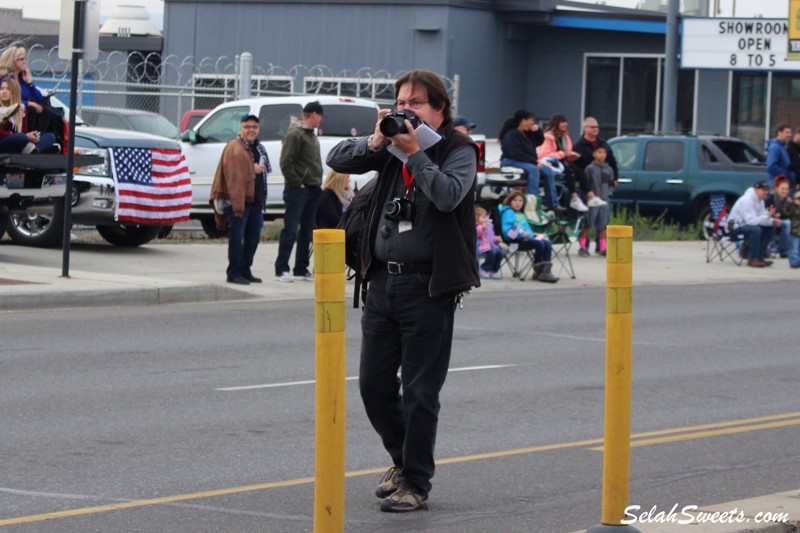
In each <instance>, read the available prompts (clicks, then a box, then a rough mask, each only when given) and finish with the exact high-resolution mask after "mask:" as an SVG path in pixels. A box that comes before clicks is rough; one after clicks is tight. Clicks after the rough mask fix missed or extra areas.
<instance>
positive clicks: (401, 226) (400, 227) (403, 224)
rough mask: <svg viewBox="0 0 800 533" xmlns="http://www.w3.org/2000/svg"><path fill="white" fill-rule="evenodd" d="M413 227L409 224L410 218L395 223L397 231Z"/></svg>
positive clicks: (403, 231)
mask: <svg viewBox="0 0 800 533" xmlns="http://www.w3.org/2000/svg"><path fill="white" fill-rule="evenodd" d="M413 228H414V226H413V225H412V224H411V221H410V220H401V221H400V223H399V224H398V225H397V232H398V233H405V232H406V231H411V230H412V229H413Z"/></svg>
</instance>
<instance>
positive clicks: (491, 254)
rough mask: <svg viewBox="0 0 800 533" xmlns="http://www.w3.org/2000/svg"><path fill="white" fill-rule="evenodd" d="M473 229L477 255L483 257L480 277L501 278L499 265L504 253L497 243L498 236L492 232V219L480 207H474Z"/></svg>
mask: <svg viewBox="0 0 800 533" xmlns="http://www.w3.org/2000/svg"><path fill="white" fill-rule="evenodd" d="M475 231H476V232H477V234H478V257H482V258H483V264H481V268H480V271H481V279H503V274H501V273H500V267H501V266H502V263H503V256H504V255H505V253H504V252H503V250H502V249H501V248H500V246H499V245H498V243H499V242H500V237H498V236H496V235H495V234H494V224H492V219H491V218H489V213H488V212H487V211H486V209H484V208H482V207H476V208H475Z"/></svg>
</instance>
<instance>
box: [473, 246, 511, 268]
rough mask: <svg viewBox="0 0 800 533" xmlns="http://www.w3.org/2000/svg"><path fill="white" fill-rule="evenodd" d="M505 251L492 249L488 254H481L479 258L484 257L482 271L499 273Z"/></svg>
mask: <svg viewBox="0 0 800 533" xmlns="http://www.w3.org/2000/svg"><path fill="white" fill-rule="evenodd" d="M504 255H505V254H504V253H503V250H501V249H500V248H491V249H489V250H488V251H486V252H481V253H479V254H478V257H483V264H482V265H481V270H483V271H484V272H499V271H500V267H501V266H502V264H503V256H504Z"/></svg>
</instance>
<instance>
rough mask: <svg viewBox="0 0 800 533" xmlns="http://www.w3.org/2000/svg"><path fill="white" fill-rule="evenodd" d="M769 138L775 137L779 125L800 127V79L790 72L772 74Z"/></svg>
mask: <svg viewBox="0 0 800 533" xmlns="http://www.w3.org/2000/svg"><path fill="white" fill-rule="evenodd" d="M769 123H770V131H769V132H767V133H768V136H769V137H774V134H775V128H777V127H778V124H789V125H791V126H792V129H794V128H795V127H797V126H800V77H798V76H797V74H793V73H789V72H780V73H779V72H775V73H773V74H772V101H771V102H770V121H769Z"/></svg>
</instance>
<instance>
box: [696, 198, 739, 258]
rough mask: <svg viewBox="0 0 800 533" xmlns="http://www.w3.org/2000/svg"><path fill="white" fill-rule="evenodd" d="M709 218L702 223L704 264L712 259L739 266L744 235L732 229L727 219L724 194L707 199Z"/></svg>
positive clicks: (730, 221) (730, 222)
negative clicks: (704, 249) (727, 260)
mask: <svg viewBox="0 0 800 533" xmlns="http://www.w3.org/2000/svg"><path fill="white" fill-rule="evenodd" d="M709 202H710V205H711V218H710V219H709V220H706V221H705V222H704V226H705V230H706V234H707V235H708V240H707V241H706V263H710V262H711V261H713V260H714V259H719V260H720V261H724V260H725V259H730V260H731V261H733V262H734V263H736V265H738V266H741V265H742V262H743V261H744V258H743V257H742V255H740V253H739V251H740V249H741V248H742V246H744V243H745V237H744V234H743V233H742V232H741V231H740V230H738V229H736V228H734V227H733V221H732V220H729V219H728V202H727V200H726V198H725V195H724V194H712V195H711V197H710V198H709Z"/></svg>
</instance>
